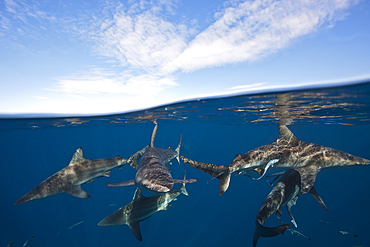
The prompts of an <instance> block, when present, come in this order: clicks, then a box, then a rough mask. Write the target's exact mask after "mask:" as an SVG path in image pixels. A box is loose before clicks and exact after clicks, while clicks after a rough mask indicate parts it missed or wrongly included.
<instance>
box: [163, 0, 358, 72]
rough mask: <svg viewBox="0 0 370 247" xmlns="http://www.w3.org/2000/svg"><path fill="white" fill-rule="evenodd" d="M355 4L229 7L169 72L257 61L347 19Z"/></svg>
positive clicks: (261, 0) (338, 0)
mask: <svg viewBox="0 0 370 247" xmlns="http://www.w3.org/2000/svg"><path fill="white" fill-rule="evenodd" d="M351 3H353V1H349V0H334V1H327V0H321V1H305V0H302V1H299V0H291V1H270V0H256V1H246V2H243V3H240V4H239V5H238V6H236V7H229V8H226V9H225V10H224V12H223V13H217V15H216V16H218V17H219V19H218V20H216V21H215V22H214V23H213V24H212V25H211V26H209V27H208V28H207V29H206V30H204V31H203V32H201V33H200V34H199V35H198V36H197V37H195V39H194V40H192V41H191V42H190V43H189V45H188V47H187V49H185V50H184V51H183V52H182V53H181V54H180V56H179V57H177V58H176V59H174V60H173V61H171V62H170V63H169V64H167V65H166V66H165V71H168V72H171V71H176V70H178V69H181V70H184V71H194V70H198V69H201V68H204V67H211V66H220V65H224V64H228V63H235V62H243V61H253V60H256V59H259V58H261V57H263V56H265V55H268V54H270V53H272V52H275V51H277V50H279V49H281V48H283V47H286V46H287V45H288V44H290V43H291V42H292V41H293V40H294V39H296V38H298V37H301V36H303V35H306V34H308V33H310V32H314V31H316V30H317V29H318V28H320V27H322V26H325V25H329V24H332V22H333V21H335V20H337V19H341V18H343V12H342V11H343V10H345V9H347V8H348V7H349V6H350V4H351Z"/></svg>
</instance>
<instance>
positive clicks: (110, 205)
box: [108, 203, 117, 207]
mask: <svg viewBox="0 0 370 247" xmlns="http://www.w3.org/2000/svg"><path fill="white" fill-rule="evenodd" d="M108 206H109V207H115V206H117V204H115V203H113V204H109V205H108Z"/></svg>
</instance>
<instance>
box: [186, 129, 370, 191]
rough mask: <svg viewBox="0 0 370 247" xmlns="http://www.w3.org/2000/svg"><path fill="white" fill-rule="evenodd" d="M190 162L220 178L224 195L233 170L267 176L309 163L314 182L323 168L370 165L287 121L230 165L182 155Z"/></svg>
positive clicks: (309, 187) (368, 161)
mask: <svg viewBox="0 0 370 247" xmlns="http://www.w3.org/2000/svg"><path fill="white" fill-rule="evenodd" d="M180 157H181V159H182V160H183V161H184V163H187V164H189V165H191V166H193V167H195V168H197V169H199V170H201V171H204V172H206V173H208V174H210V175H212V176H213V177H215V178H217V179H218V180H219V181H220V195H222V194H223V193H224V192H225V191H226V190H227V189H228V187H229V184H230V177H231V174H232V173H234V172H236V173H237V174H245V173H247V172H250V171H258V172H259V173H260V174H261V176H263V175H264V174H265V173H266V171H267V170H268V169H269V168H281V169H289V168H302V167H306V168H307V167H309V169H310V172H309V173H308V174H307V175H308V176H309V177H310V179H311V180H312V181H313V182H314V181H315V179H316V176H317V173H318V172H319V171H320V170H322V169H329V168H345V167H351V166H358V165H369V164H370V160H368V159H365V158H361V157H358V156H355V155H351V154H349V153H345V152H342V151H339V150H336V149H333V148H330V147H325V146H321V145H318V144H314V143H309V142H304V141H301V140H298V139H297V138H296V137H295V135H294V134H293V133H292V132H291V131H290V130H289V128H288V127H287V126H286V125H279V138H278V139H277V140H276V141H275V142H273V143H271V144H268V145H264V146H261V147H258V148H255V149H253V150H251V151H248V152H246V153H245V154H243V155H240V154H238V155H236V157H235V159H234V160H233V161H232V163H231V164H230V165H228V166H226V165H214V164H207V163H202V162H197V161H194V160H191V159H189V158H186V157H184V156H180ZM313 182H311V183H307V187H305V188H304V190H303V191H305V192H309V191H310V189H311V188H312V185H313Z"/></svg>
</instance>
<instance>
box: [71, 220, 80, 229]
mask: <svg viewBox="0 0 370 247" xmlns="http://www.w3.org/2000/svg"><path fill="white" fill-rule="evenodd" d="M82 222H84V221H83V220H81V221H80V222H78V223H76V224H74V225H73V226H70V227H69V229H72V228H73V227H75V226H78V225H79V224H81V223H82Z"/></svg>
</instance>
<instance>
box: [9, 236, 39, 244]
mask: <svg viewBox="0 0 370 247" xmlns="http://www.w3.org/2000/svg"><path fill="white" fill-rule="evenodd" d="M34 237H35V236H32V237H30V238H29V239H28V240H27V241H26V242H24V244H23V246H26V245H27V244H28V241H30V240H31V239H33V238H34ZM11 246H12V245H11Z"/></svg>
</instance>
